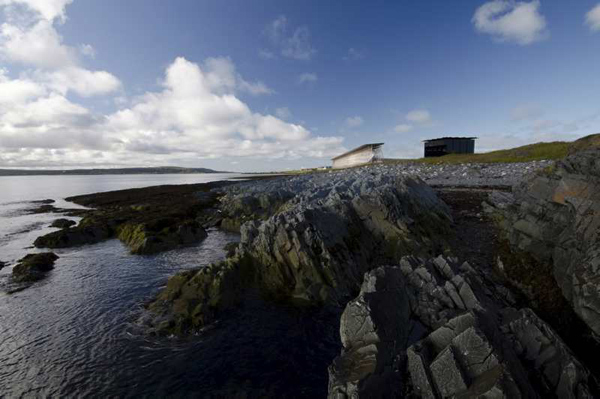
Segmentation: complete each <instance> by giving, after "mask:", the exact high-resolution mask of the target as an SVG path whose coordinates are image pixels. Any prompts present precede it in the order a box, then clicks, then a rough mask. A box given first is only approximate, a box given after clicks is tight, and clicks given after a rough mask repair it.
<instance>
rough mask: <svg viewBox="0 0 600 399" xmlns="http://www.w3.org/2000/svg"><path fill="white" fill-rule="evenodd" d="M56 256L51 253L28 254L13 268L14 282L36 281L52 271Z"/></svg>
mask: <svg viewBox="0 0 600 399" xmlns="http://www.w3.org/2000/svg"><path fill="white" fill-rule="evenodd" d="M57 259H58V256H57V255H56V254H54V253H52V252H43V253H39V254H29V255H26V256H25V257H24V258H22V259H20V260H19V261H18V262H17V265H16V266H15V267H13V270H12V276H13V281H15V282H32V281H37V280H40V279H42V278H44V276H45V275H46V273H47V272H49V271H50V270H52V269H54V262H55V261H56V260H57Z"/></svg>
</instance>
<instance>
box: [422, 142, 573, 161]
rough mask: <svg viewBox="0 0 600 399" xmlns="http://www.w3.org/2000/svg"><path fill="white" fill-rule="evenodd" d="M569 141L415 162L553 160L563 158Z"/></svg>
mask: <svg viewBox="0 0 600 399" xmlns="http://www.w3.org/2000/svg"><path fill="white" fill-rule="evenodd" d="M569 146H570V143H567V142H562V141H555V142H552V143H536V144H529V145H525V146H523V147H517V148H511V149H508V150H498V151H492V152H486V153H483V154H450V155H446V156H443V157H438V158H421V159H418V160H416V162H422V163H430V164H438V163H446V164H452V163H496V162H529V161H539V160H542V159H546V160H553V159H561V158H564V157H565V156H566V155H567V154H568V152H569Z"/></svg>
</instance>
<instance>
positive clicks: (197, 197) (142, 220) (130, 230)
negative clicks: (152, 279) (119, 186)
mask: <svg viewBox="0 0 600 399" xmlns="http://www.w3.org/2000/svg"><path fill="white" fill-rule="evenodd" d="M228 184H231V183H230V182H213V183H203V184H185V185H168V186H155V187H146V188H136V189H128V190H119V191H110V192H104V193H97V194H89V195H81V196H76V197H70V198H67V201H72V202H74V203H76V204H78V205H83V206H86V207H90V208H94V209H89V210H81V211H80V215H81V216H83V219H82V220H81V221H80V222H79V224H78V225H77V226H74V227H69V228H63V229H61V230H58V231H54V232H52V233H49V234H46V235H44V236H41V237H38V238H37V239H36V240H35V242H34V245H35V246H36V247H38V248H67V247H74V246H80V245H85V244H94V243H97V242H101V241H104V240H107V239H111V238H118V239H120V240H121V241H123V243H124V244H126V245H127V246H128V247H129V248H130V250H131V252H132V253H134V254H151V253H156V252H161V251H166V250H170V249H173V248H177V247H180V246H184V245H190V244H194V243H197V242H199V241H200V240H202V239H204V238H205V237H206V231H205V229H204V227H203V225H204V224H216V222H215V220H217V219H220V216H219V214H218V211H217V208H216V207H217V206H218V205H219V202H218V198H219V197H220V195H221V194H220V193H219V191H218V190H214V191H212V190H213V189H218V188H220V187H224V186H226V185H228Z"/></svg>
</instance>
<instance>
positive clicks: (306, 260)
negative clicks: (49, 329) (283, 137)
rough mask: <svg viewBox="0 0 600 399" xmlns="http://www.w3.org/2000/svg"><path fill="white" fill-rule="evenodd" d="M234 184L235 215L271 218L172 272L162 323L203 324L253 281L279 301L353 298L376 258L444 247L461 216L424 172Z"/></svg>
mask: <svg viewBox="0 0 600 399" xmlns="http://www.w3.org/2000/svg"><path fill="white" fill-rule="evenodd" d="M225 192H226V195H225V196H224V197H222V199H221V203H222V208H221V210H222V214H223V216H224V217H225V218H231V219H232V220H234V219H236V218H241V219H242V220H243V219H244V217H247V216H246V215H251V214H252V215H261V217H263V218H265V219H264V220H252V221H247V222H244V223H243V224H242V225H241V242H240V245H239V247H238V249H237V252H236V255H235V256H234V257H232V258H229V259H227V260H226V261H225V262H222V263H221V264H217V265H211V266H209V267H206V268H203V269H201V270H199V271H196V272H188V273H184V274H179V275H177V276H174V277H172V278H171V279H170V280H169V283H168V285H167V288H166V289H165V290H164V291H163V292H161V293H160V294H159V296H158V299H157V300H156V301H155V302H154V303H152V304H151V305H150V309H152V310H153V311H154V312H155V313H156V314H157V322H156V323H155V327H156V328H157V329H158V330H159V331H162V332H165V333H170V332H182V331H190V330H191V331H194V330H197V329H199V328H202V327H203V326H205V325H206V324H207V323H210V322H212V321H214V320H215V318H217V317H218V316H219V314H220V313H222V312H223V311H225V310H227V309H229V308H231V307H233V306H236V304H237V303H239V302H240V301H241V300H242V299H243V296H244V293H245V291H246V290H247V289H248V288H253V289H257V290H258V291H259V292H260V293H261V294H262V295H263V296H264V297H266V298H268V299H271V300H275V301H279V302H281V301H284V302H286V301H292V302H296V303H299V304H302V305H308V306H320V305H323V304H342V305H343V304H345V303H346V302H347V300H348V299H349V298H351V297H352V296H353V295H355V293H356V292H357V291H358V287H359V286H360V283H361V281H362V276H363V274H364V272H366V271H368V270H370V269H371V268H373V266H374V265H377V264H381V263H380V262H383V261H390V260H394V259H396V260H397V259H399V258H400V257H401V256H403V255H406V254H408V253H415V254H423V255H426V254H432V253H439V252H441V251H443V250H444V248H445V236H446V235H447V234H448V233H449V225H450V222H451V219H450V216H449V210H448V208H447V206H446V205H445V204H444V203H443V202H441V201H440V200H439V199H438V198H437V196H436V195H435V193H434V191H433V190H432V189H431V188H430V187H429V186H427V185H426V184H425V183H423V181H421V180H419V179H418V178H411V177H399V176H394V175H389V174H383V173H375V172H373V171H371V170H368V169H359V170H350V171H345V172H343V173H332V174H320V175H313V176H296V177H288V178H279V179H273V180H265V181H260V182H252V183H242V184H238V185H235V186H230V187H227V188H225ZM257 193H260V196H261V198H262V199H261V200H260V201H258V202H256V201H254V200H253V198H256V196H257ZM292 194H293V195H292ZM284 198H289V200H288V201H287V202H282V201H283V199H284ZM240 204H246V205H247V206H246V205H240ZM238 215H242V216H241V217H240V216H238ZM267 215H271V216H270V217H268V216H267ZM238 220H239V219H238Z"/></svg>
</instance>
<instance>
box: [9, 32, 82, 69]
mask: <svg viewBox="0 0 600 399" xmlns="http://www.w3.org/2000/svg"><path fill="white" fill-rule="evenodd" d="M0 54H2V55H3V56H4V58H6V59H8V60H10V61H12V62H18V63H21V64H25V65H28V66H34V67H38V68H60V67H65V66H71V65H75V64H76V63H77V54H76V51H75V50H74V49H73V48H71V47H68V46H65V45H63V44H62V38H61V37H60V35H59V34H58V32H57V31H56V30H55V29H54V26H53V25H52V22H49V21H46V20H40V21H38V22H37V23H35V24H33V25H31V26H29V25H27V26H18V25H13V24H10V23H4V24H2V25H1V26H0Z"/></svg>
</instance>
